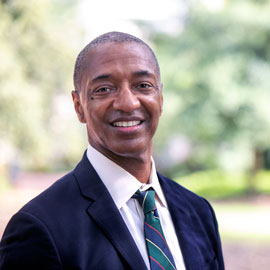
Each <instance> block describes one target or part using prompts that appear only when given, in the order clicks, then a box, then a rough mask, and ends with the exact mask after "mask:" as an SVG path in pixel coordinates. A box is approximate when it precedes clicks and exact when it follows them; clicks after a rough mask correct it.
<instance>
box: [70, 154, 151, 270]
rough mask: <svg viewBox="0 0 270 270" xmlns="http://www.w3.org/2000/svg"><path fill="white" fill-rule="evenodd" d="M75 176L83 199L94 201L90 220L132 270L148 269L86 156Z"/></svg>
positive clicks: (91, 206) (88, 210)
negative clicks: (92, 220)
mask: <svg viewBox="0 0 270 270" xmlns="http://www.w3.org/2000/svg"><path fill="white" fill-rule="evenodd" d="M73 173H74V175H75V177H76V180H77V182H78V185H79V188H80V191H81V194H82V196H83V197H85V198H86V199H88V200H90V201H91V202H90V204H89V207H88V209H87V212H88V214H89V216H90V217H91V218H92V219H94V220H95V222H96V223H97V224H98V226H99V227H100V229H101V231H103V232H104V234H105V235H106V236H107V237H108V239H109V240H110V241H111V243H112V244H113V246H114V247H115V248H116V249H117V250H118V251H119V253H120V254H121V255H122V256H123V258H124V259H125V260H126V261H127V263H128V264H129V265H130V267H131V268H132V269H138V270H142V269H147V268H146V265H145V263H144V261H143V258H142V256H141V254H140V252H139V250H138V248H137V246H136V244H135V242H134V240H133V238H132V236H131V234H130V232H129V230H128V228H127V226H126V224H125V222H124V221H123V219H122V217H121V214H120V212H119V211H118V209H117V207H116V205H115V203H114V201H113V199H112V197H111V195H110V194H109V192H108V190H107V189H106V187H105V185H104V184H103V182H102V181H101V179H100V178H99V176H98V174H97V173H96V171H95V170H94V168H93V167H92V165H91V163H90V162H89V160H88V158H87V156H86V153H84V156H83V158H82V160H81V161H80V163H79V164H78V165H77V167H76V168H75V169H74V171H73Z"/></svg>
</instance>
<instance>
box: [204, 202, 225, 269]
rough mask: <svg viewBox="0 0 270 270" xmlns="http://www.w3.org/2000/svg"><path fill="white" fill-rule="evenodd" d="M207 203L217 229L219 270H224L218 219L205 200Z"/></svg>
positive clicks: (216, 248)
mask: <svg viewBox="0 0 270 270" xmlns="http://www.w3.org/2000/svg"><path fill="white" fill-rule="evenodd" d="M204 200H205V199H204ZM205 202H206V203H207V204H208V206H209V208H210V211H211V214H212V220H213V223H214V227H215V234H216V245H215V253H216V256H217V261H218V266H219V268H218V269H220V270H224V269H225V266H224V260H223V252H222V245H221V240H220V235H219V230H218V222H217V219H216V215H215V212H214V209H213V208H212V206H211V205H210V203H209V202H208V201H207V200H205Z"/></svg>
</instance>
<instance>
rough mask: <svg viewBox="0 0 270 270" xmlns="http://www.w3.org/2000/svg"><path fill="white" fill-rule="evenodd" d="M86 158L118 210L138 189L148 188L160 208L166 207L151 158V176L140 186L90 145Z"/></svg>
mask: <svg viewBox="0 0 270 270" xmlns="http://www.w3.org/2000/svg"><path fill="white" fill-rule="evenodd" d="M87 158H88V159H89V161H90V162H91V164H92V166H93V167H94V169H95V170H96V172H97V174H98V175H99V177H100V179H101V180H102V182H103V183H104V185H105V186H106V188H107V189H108V191H109V193H110V194H111V196H112V199H113V201H114V202H115V204H116V206H117V208H118V209H121V208H122V207H123V206H124V204H126V203H127V201H128V200H129V199H130V198H131V197H132V195H133V194H134V193H135V192H136V191H137V190H138V189H140V190H141V191H144V190H146V189H148V188H150V187H152V188H153V189H154V190H155V193H156V198H157V199H158V200H159V202H160V204H161V206H164V207H167V204H166V200H165V197H164V194H163V192H162V189H161V187H160V184H159V181H158V177H157V173H156V167H155V162H154V160H153V158H152V157H151V161H152V167H151V174H150V178H149V182H148V183H147V184H142V183H141V182H140V181H138V180H137V179H136V178H135V177H134V176H133V175H131V174H130V173H129V172H127V171H126V170H124V169H123V168H122V167H120V166H119V165H117V164H116V163H114V162H113V161H111V160H110V159H108V158H107V157H105V156H104V155H103V154H101V153H100V152H99V151H97V150H96V149H95V148H93V147H92V146H91V145H90V144H89V145H88V148H87Z"/></svg>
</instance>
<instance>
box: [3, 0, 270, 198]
mask: <svg viewBox="0 0 270 270" xmlns="http://www.w3.org/2000/svg"><path fill="white" fill-rule="evenodd" d="M179 1H180V0H179ZM203 2H205V1H192V0H189V1H185V3H186V4H187V12H186V15H185V16H184V17H182V16H181V17H180V15H179V29H177V30H176V31H174V33H173V31H172V33H173V34H172V33H171V34H168V33H163V32H160V30H157V29H155V28H154V27H151V26H149V25H147V26H146V27H145V28H143V25H142V24H141V29H142V31H143V32H145V33H146V34H147V33H148V35H147V36H148V38H149V39H150V41H151V42H152V45H153V47H154V49H155V51H156V53H157V56H158V59H159V62H160V66H161V74H162V81H163V84H164V112H163V116H162V118H161V122H160V126H159V129H158V134H157V135H156V137H155V149H154V154H155V156H156V159H157V163H158V168H159V169H161V170H163V171H164V172H166V174H167V175H169V176H171V177H173V178H175V177H176V178H179V177H180V176H181V177H182V176H183V175H186V174H189V173H194V172H198V171H199V172H198V173H196V174H192V175H191V176H190V177H191V178H187V179H191V180H189V181H190V184H191V185H193V182H194V183H195V182H196V181H197V182H201V185H205V186H207V185H208V184H207V185H206V183H210V182H211V184H212V188H211V190H209V188H201V190H203V189H208V190H206V191H200V192H202V193H203V192H208V194H213V196H215V194H220V196H223V195H226V194H231V195H233V194H236V193H239V192H241V191H243V190H245V189H246V185H248V186H249V189H251V188H253V189H254V190H256V191H259V190H262V191H265V190H268V187H269V182H270V181H269V179H270V178H269V174H267V173H264V176H262V175H261V174H263V173H262V172H260V173H259V171H260V170H261V169H262V168H263V167H265V168H269V166H270V165H269V164H270V158H269V156H270V154H269V153H270V152H269V151H270V117H269V116H270V104H269V103H270V65H269V64H270V19H269V14H270V0H260V1H255V0H227V1H224V3H225V5H224V6H223V7H222V8H220V9H217V10H211V9H207V8H206V6H205V5H204V4H203ZM76 5H77V3H76V1H73V0H68V1H62V0H40V1H34V0H29V1H19V0H0V13H1V17H0V39H1V43H0V59H1V61H0V89H1V91H0V148H1V153H0V167H1V162H2V163H5V162H6V163H8V165H9V167H11V168H12V167H15V168H16V165H18V164H17V163H20V162H21V164H22V166H23V167H24V168H30V169H33V168H34V169H36V170H51V169H57V168H58V169H61V168H65V169H66V168H68V167H73V166H74V164H75V163H76V162H77V161H78V159H79V157H80V156H81V153H82V151H83V149H84V148H85V147H86V144H87V139H86V136H84V134H85V131H84V130H83V129H84V126H83V125H80V124H79V123H78V124H77V125H76V124H74V123H76V115H75V113H74V111H73V110H72V102H71V97H70V96H69V94H68V93H69V92H70V90H72V89H71V87H72V85H73V84H72V72H73V66H74V60H75V57H76V55H77V53H78V51H79V50H80V49H81V47H82V44H83V32H82V30H81V29H80V27H79V26H78V25H77V21H76V15H75V14H76V12H75V11H76ZM3 153H4V154H3ZM267 157H268V158H267ZM18 160H19V161H18ZM13 163H14V164H13ZM267 164H268V165H267ZM5 166H6V165H5ZM267 166H268V167H267ZM59 167H61V168H59ZM0 169H1V168H0ZM204 171H205V172H204ZM245 175H248V176H247V177H245ZM193 179H197V180H196V181H195V180H193ZM199 179H201V180H199ZM205 179H206V180H205ZM207 179H208V180H207ZM213 179H215V181H213ZM247 179H248V180H247ZM254 179H257V180H258V182H256V183H255V182H254ZM260 179H264V180H260ZM267 180H268V181H267ZM260 181H261V184H260V185H259V186H258V183H260ZM194 185H195V184H194ZM232 185H234V190H233V189H232V188H231V187H232ZM214 189H215V190H216V191H214Z"/></svg>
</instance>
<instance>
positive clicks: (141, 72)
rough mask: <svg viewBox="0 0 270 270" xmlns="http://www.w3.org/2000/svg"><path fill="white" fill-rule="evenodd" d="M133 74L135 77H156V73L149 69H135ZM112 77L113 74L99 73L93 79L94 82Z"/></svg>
mask: <svg viewBox="0 0 270 270" xmlns="http://www.w3.org/2000/svg"><path fill="white" fill-rule="evenodd" d="M133 76H135V77H142V76H146V77H155V75H154V74H153V73H151V72H149V71H147V70H138V71H135V72H133ZM110 77H112V74H109V73H108V74H101V75H98V76H96V77H95V78H93V79H92V81H93V82H96V81H101V80H104V79H108V78H110Z"/></svg>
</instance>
